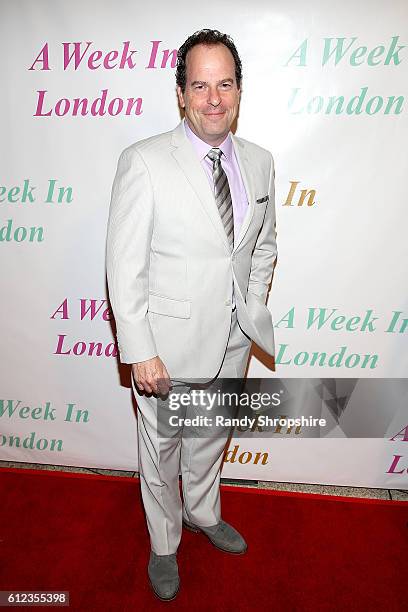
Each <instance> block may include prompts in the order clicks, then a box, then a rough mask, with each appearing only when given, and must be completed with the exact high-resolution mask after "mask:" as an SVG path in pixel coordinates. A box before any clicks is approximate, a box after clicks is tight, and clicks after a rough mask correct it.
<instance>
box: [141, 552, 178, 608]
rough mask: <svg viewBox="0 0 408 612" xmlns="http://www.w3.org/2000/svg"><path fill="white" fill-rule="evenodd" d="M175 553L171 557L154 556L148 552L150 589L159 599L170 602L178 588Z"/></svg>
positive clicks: (154, 554)
mask: <svg viewBox="0 0 408 612" xmlns="http://www.w3.org/2000/svg"><path fill="white" fill-rule="evenodd" d="M176 555H177V553H173V554H172V555H156V553H154V552H153V551H150V559H149V566H148V570H147V571H148V574H149V578H150V584H151V587H152V589H153V591H154V593H155V595H157V597H158V598H159V599H161V600H162V601H171V600H172V599H174V598H175V596H176V595H177V591H178V590H179V588H180V578H179V574H178V567H177V560H176Z"/></svg>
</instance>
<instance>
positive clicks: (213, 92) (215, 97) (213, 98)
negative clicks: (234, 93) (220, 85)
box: [208, 87, 221, 106]
mask: <svg viewBox="0 0 408 612" xmlns="http://www.w3.org/2000/svg"><path fill="white" fill-rule="evenodd" d="M220 102H221V97H220V93H219V91H218V90H217V88H216V87H210V88H209V90H208V103H209V104H211V106H218V105H219V103H220Z"/></svg>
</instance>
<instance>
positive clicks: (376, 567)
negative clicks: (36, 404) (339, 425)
mask: <svg viewBox="0 0 408 612" xmlns="http://www.w3.org/2000/svg"><path fill="white" fill-rule="evenodd" d="M0 500H1V506H0V507H1V523H0V590H47V589H48V590H57V589H61V590H65V591H70V602H71V603H70V607H69V608H65V609H70V610H83V611H92V610H98V611H101V612H105V611H118V612H121V611H124V612H125V611H126V612H127V611H131V610H132V611H133V610H140V609H143V610H146V611H150V610H156V609H157V610H164V609H165V608H166V607H167V609H173V610H177V611H179V610H190V611H191V610H206V611H207V610H210V611H214V610H220V611H221V610H222V611H226V612H230V611H231V612H232V611H234V612H235V611H242V610H250V611H256V610H260V611H264V610H276V611H278V612H281V611H283V612H286V611H291V612H292V611H299V612H300V611H301V612H306V611H310V612H318V611H323V610H324V611H334V610H339V611H342V612H343V611H344V610H358V611H365V610H367V611H369V610H370V611H371V610H373V609H375V608H379V609H380V610H383V609H386V610H387V612H391V611H394V610H395V611H397V610H398V611H402V610H406V609H407V576H408V527H407V523H408V503H405V502H391V501H380V500H357V499H353V498H352V499H350V498H337V497H328V496H320V495H307V494H301V493H299V494H298V493H277V492H273V491H265V492H264V491H261V492H259V491H257V490H253V489H244V488H236V487H230V486H224V487H222V505H223V518H224V519H225V520H227V521H229V522H231V523H233V524H234V526H235V527H237V528H238V529H239V530H240V531H242V533H243V534H244V535H245V538H246V540H247V542H248V552H247V554H246V555H242V556H234V555H228V554H226V553H222V552H221V551H218V550H217V549H215V548H214V547H213V546H212V545H211V544H210V543H209V542H208V541H207V540H206V539H205V538H204V536H202V535H197V534H193V533H190V532H187V531H184V532H183V538H182V542H181V545H180V548H179V553H178V560H179V570H180V578H181V590H180V592H179V594H178V596H177V598H176V599H175V600H174V601H173V602H166V603H162V602H160V601H159V600H157V599H155V597H154V595H153V594H152V593H151V591H150V587H149V585H148V581H147V577H146V564H147V559H148V555H149V540H148V535H147V530H146V527H145V523H144V516H143V513H142V508H141V501H140V495H139V482H138V480H136V479H131V478H121V477H117V478H114V477H104V476H98V475H95V476H93V475H84V474H79V475H78V474H68V473H61V472H49V471H42V470H38V471H36V470H22V469H15V470H13V469H10V470H9V469H0ZM20 609H21V608H20ZM48 609H49V608H48Z"/></svg>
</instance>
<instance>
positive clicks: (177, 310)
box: [148, 293, 191, 319]
mask: <svg viewBox="0 0 408 612" xmlns="http://www.w3.org/2000/svg"><path fill="white" fill-rule="evenodd" d="M148 311H149V312H154V313H156V314H160V315H164V316H167V317H177V318H179V319H189V318H190V316H191V301H190V300H176V299H174V298H169V297H167V296H164V295H158V294H157V293H149V308H148Z"/></svg>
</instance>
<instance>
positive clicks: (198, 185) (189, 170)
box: [171, 121, 230, 253]
mask: <svg viewBox="0 0 408 612" xmlns="http://www.w3.org/2000/svg"><path fill="white" fill-rule="evenodd" d="M171 143H172V145H173V147H175V148H174V150H173V151H172V152H171V153H172V155H173V157H174V158H175V159H176V161H177V163H178V164H179V166H180V168H181V170H182V171H183V172H184V174H185V176H186V178H187V180H188V181H189V183H190V184H191V186H192V188H193V189H194V191H195V193H196V195H197V197H198V199H199V200H200V203H201V205H202V207H203V209H204V211H205V213H206V214H207V216H208V217H209V219H210V221H211V223H212V224H213V226H214V228H215V230H216V231H217V233H218V234H219V236H220V238H221V240H222V242H223V244H224V246H225V248H226V249H227V251H228V253H230V248H229V244H228V239H227V235H226V233H225V229H224V226H223V224H222V221H221V217H220V214H219V212H218V209H217V205H216V203H215V199H214V193H213V191H212V190H211V186H210V183H209V182H208V178H207V176H206V174H205V170H204V168H203V167H202V166H201V163H200V160H199V159H198V157H197V155H196V152H195V151H194V147H193V145H192V144H191V142H190V141H189V139H188V138H187V136H186V133H185V131H184V125H183V122H182V121H181V122H180V123H179V125H178V126H177V127H176V128H175V129H174V130H173V131H172V137H171Z"/></svg>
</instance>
